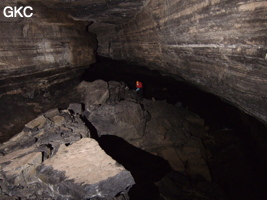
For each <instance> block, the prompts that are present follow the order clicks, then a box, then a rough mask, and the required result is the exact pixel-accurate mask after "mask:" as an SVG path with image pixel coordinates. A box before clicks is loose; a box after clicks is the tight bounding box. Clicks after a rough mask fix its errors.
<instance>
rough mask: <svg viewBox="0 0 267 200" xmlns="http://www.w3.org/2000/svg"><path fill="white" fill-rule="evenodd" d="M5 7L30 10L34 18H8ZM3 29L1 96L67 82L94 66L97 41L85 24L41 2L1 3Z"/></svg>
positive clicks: (0, 42) (0, 75)
mask: <svg viewBox="0 0 267 200" xmlns="http://www.w3.org/2000/svg"><path fill="white" fill-rule="evenodd" d="M5 6H12V7H14V6H17V7H19V6H31V7H32V8H33V13H34V14H33V16H32V17H30V18H26V17H23V18H22V17H16V18H6V17H4V14H3V9H4V7H5ZM87 23H88V22H87ZM0 26H1V31H0V96H2V95H4V94H20V93H27V92H29V91H33V92H34V91H38V90H40V89H42V88H47V87H49V86H52V85H55V84H58V83H62V82H65V81H67V80H70V79H73V78H75V77H77V76H79V75H81V74H82V73H83V71H84V70H85V68H87V67H88V65H90V64H91V63H93V62H95V59H94V51H95V48H96V40H95V36H94V35H92V34H89V33H87V32H86V24H85V23H84V22H76V21H74V20H72V19H70V18H69V17H68V14H66V13H63V12H60V11H58V10H53V9H48V8H47V7H46V6H45V5H43V4H42V3H41V2H37V1H36V2H31V3H27V4H22V3H19V2H17V1H9V0H5V1H3V2H1V6H0Z"/></svg>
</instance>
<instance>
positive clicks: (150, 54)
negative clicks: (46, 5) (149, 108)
mask: <svg viewBox="0 0 267 200" xmlns="http://www.w3.org/2000/svg"><path fill="white" fill-rule="evenodd" d="M266 12H267V2H266V1H264V0H259V1H256V2H255V1H251V0H245V1H241V0H238V1H224V0H200V1H192V0H191V1H180V0H173V1H161V0H153V1H152V0H151V1H148V2H147V4H145V6H144V7H143V9H142V11H141V12H139V13H138V14H137V15H136V17H135V18H134V19H132V20H131V21H130V22H127V23H126V24H123V25H117V26H114V25H110V30H108V31H107V28H108V26H103V25H101V24H99V25H98V24H93V25H92V26H91V30H93V31H95V32H96V33H97V34H98V41H99V48H98V53H99V55H102V56H106V57H111V58H113V59H119V60H127V61H134V62H136V63H139V64H142V65H147V66H150V68H151V69H157V70H160V71H162V72H163V73H164V74H169V75H172V76H175V77H176V78H179V79H180V78H182V79H184V80H186V81H188V82H190V83H193V84H194V85H196V86H198V87H199V88H201V89H203V90H205V91H208V92H210V93H213V94H215V95H218V96H220V97H221V98H223V99H224V100H226V101H228V102H230V103H232V104H233V105H235V106H237V107H238V108H240V109H241V110H243V111H245V112H246V113H248V114H250V115H253V116H255V117H256V118H258V119H260V120H261V121H264V122H265V123H267V96H266V94H267V68H266V66H267V60H266V53H267V43H266V41H267V28H266V23H265V22H266Z"/></svg>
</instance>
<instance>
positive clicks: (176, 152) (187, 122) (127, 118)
mask: <svg viewBox="0 0 267 200" xmlns="http://www.w3.org/2000/svg"><path fill="white" fill-rule="evenodd" d="M109 83H110V82H109ZM110 85H111V86H112V87H111V91H110V94H111V97H112V95H113V94H112V93H114V92H115V91H116V90H115V89H114V88H117V91H119V89H118V88H120V86H121V83H119V82H117V83H116V82H111V83H110ZM112 91H113V92H112ZM124 95H125V96H127V90H125V91H124ZM113 100H114V101H112V103H110V102H109V101H107V102H105V103H103V104H102V105H100V106H97V107H95V108H94V110H93V111H92V112H90V113H89V114H88V115H87V116H86V117H87V119H88V120H89V121H90V122H91V123H92V125H93V126H94V127H95V128H96V130H97V133H98V136H99V137H100V136H101V135H116V136H118V137H121V138H123V139H125V140H126V141H127V142H129V143H130V144H132V145H134V146H136V147H138V148H141V149H143V150H146V151H148V152H151V153H153V154H155V155H159V156H161V157H162V158H164V159H166V160H168V161H169V163H170V165H171V167H172V168H173V170H176V171H179V172H183V173H185V174H188V175H190V176H192V177H195V176H198V175H199V176H202V177H203V178H205V179H206V180H207V181H211V175H210V171H209V167H208V165H207V162H206V160H207V156H206V154H207V153H209V152H207V151H206V150H205V148H204V146H203V144H202V140H201V138H203V137H204V136H205V134H206V131H205V124H204V120H203V119H201V118H200V117H199V116H198V115H196V114H194V113H192V112H190V111H188V110H187V109H185V108H184V107H182V106H181V105H180V104H179V103H178V104H177V105H171V104H168V103H167V102H165V101H155V100H154V101H153V100H147V99H144V100H143V101H142V102H141V104H140V103H138V102H137V101H134V99H132V100H131V101H130V100H129V99H127V100H121V101H118V100H119V98H115V97H114V99H113ZM115 100H116V101H115Z"/></svg>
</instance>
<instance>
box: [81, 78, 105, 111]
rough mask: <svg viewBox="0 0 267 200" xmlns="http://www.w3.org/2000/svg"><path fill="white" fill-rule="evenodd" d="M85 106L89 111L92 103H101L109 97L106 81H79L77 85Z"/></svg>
mask: <svg viewBox="0 0 267 200" xmlns="http://www.w3.org/2000/svg"><path fill="white" fill-rule="evenodd" d="M77 91H78V93H79V94H80V95H81V98H82V102H83V103H84V104H85V108H86V109H87V110H88V111H90V110H91V109H92V106H93V105H101V104H103V103H105V102H106V100H107V99H108V98H109V90H108V83H107V82H105V81H103V80H96V81H94V82H86V81H83V82H81V83H80V84H79V85H78V87H77Z"/></svg>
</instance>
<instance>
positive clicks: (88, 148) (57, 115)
mask: <svg viewBox="0 0 267 200" xmlns="http://www.w3.org/2000/svg"><path fill="white" fill-rule="evenodd" d="M75 106H78V105H75ZM75 106H73V105H71V106H70V108H72V109H74V107H75ZM89 137H90V131H89V130H88V128H87V127H86V126H85V124H84V122H83V121H82V120H81V118H80V116H79V115H77V114H76V112H74V113H73V114H71V112H69V111H68V110H61V111H59V110H58V109H53V110H50V111H48V112H46V113H44V114H43V115H40V116H39V117H37V118H36V119H34V120H32V121H31V122H29V123H27V124H26V125H25V128H24V129H23V131H22V132H21V133H19V134H18V135H16V136H14V137H13V138H12V139H10V140H9V141H7V142H6V143H3V144H2V145H1V146H0V188H1V190H0V199H48V200H52V199H69V200H80V199H92V198H97V199H107V200H108V199H116V198H115V197H116V196H120V194H121V195H124V194H127V192H128V190H129V189H130V188H131V186H132V185H133V184H134V180H133V177H132V176H131V174H130V172H129V171H127V170H125V169H124V167H123V166H121V165H120V164H118V163H117V162H116V161H115V160H113V159H112V158H111V157H110V156H108V155H107V154H106V153H105V152H104V151H103V150H102V149H101V148H100V146H99V145H98V143H97V142H96V141H95V140H94V139H91V138H89ZM126 196H127V195H126Z"/></svg>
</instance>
